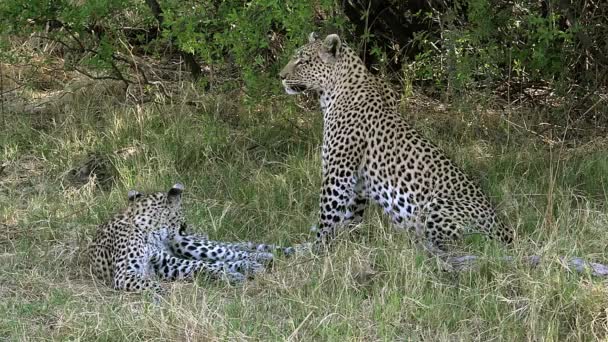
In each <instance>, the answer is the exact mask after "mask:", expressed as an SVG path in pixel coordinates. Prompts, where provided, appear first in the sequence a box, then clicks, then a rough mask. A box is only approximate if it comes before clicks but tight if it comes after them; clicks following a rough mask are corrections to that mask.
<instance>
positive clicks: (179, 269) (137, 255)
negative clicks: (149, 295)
mask: <svg viewBox="0 0 608 342" xmlns="http://www.w3.org/2000/svg"><path fill="white" fill-rule="evenodd" d="M182 191H183V186H182V185H181V184H175V185H174V186H173V187H172V188H171V189H170V190H169V191H168V192H156V193H151V194H147V195H145V194H142V193H140V192H137V191H135V190H131V191H129V205H128V206H127V208H126V209H125V210H123V212H122V213H120V214H117V215H115V216H114V217H113V218H112V219H111V220H110V221H109V222H107V223H105V224H102V225H101V226H100V227H99V229H98V231H97V235H96V236H95V238H94V239H93V242H92V244H91V245H90V247H89V258H90V260H91V271H92V273H93V274H94V275H95V276H96V277H98V278H99V279H101V280H103V281H105V282H106V283H108V284H110V285H111V286H112V287H114V288H115V289H117V290H126V291H143V290H146V289H151V290H153V291H155V292H160V293H162V292H164V291H163V290H162V287H161V285H160V283H159V282H158V281H156V280H155V279H154V278H159V279H161V280H174V279H191V278H193V277H194V276H195V275H196V274H198V273H201V272H202V273H204V274H207V275H209V276H211V277H214V278H219V277H225V278H227V279H228V280H230V281H242V280H244V279H245V278H246V275H251V274H255V273H258V272H260V271H262V270H263V269H264V266H263V264H262V263H265V262H268V261H269V260H271V259H272V258H273V254H272V253H270V251H274V250H278V249H280V248H279V247H277V246H273V245H264V244H259V245H258V244H253V243H250V244H249V245H247V246H239V244H226V243H219V242H214V241H209V240H207V239H206V238H203V237H198V236H194V235H192V236H189V235H185V234H184V229H185V226H186V225H185V223H184V218H183V215H182V208H181V194H182ZM246 247H251V248H250V249H247V248H246ZM284 251H285V253H289V252H290V249H284Z"/></svg>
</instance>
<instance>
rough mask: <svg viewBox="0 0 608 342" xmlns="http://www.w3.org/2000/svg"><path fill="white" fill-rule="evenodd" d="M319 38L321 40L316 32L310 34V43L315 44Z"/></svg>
mask: <svg viewBox="0 0 608 342" xmlns="http://www.w3.org/2000/svg"><path fill="white" fill-rule="evenodd" d="M317 38H319V36H318V35H317V34H316V33H315V32H310V34H309V35H308V42H309V43H314V42H315V41H316V40H317Z"/></svg>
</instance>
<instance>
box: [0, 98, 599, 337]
mask: <svg viewBox="0 0 608 342" xmlns="http://www.w3.org/2000/svg"><path fill="white" fill-rule="evenodd" d="M234 101H235V100H234V99H229V98H222V97H221V96H219V95H218V96H208V97H207V98H206V99H205V100H204V103H203V105H202V106H199V108H195V107H192V106H186V105H184V104H182V103H176V104H171V105H153V104H148V105H144V106H135V105H126V104H116V103H115V101H110V99H108V98H105V97H104V96H103V95H100V94H96V96H81V97H78V98H75V99H74V101H73V102H71V103H69V104H68V105H66V106H63V107H61V108H59V109H58V110H56V111H53V112H51V113H47V114H45V116H40V117H32V116H27V115H22V114H20V113H19V114H9V113H2V115H3V116H2V118H1V119H2V122H3V129H2V134H1V135H0V147H1V149H0V153H1V158H2V160H4V164H5V168H4V171H3V172H2V174H1V175H0V339H2V340H64V339H65V340H67V339H69V340H112V341H114V340H128V341H137V340H303V341H308V340H336V341H343V340H362V341H369V340H433V341H435V340H507V341H522V340H533V341H539V340H576V341H579V340H597V339H604V340H605V339H606V338H607V336H608V311H607V308H608V289H607V287H606V282H605V281H602V280H601V279H597V278H593V277H591V276H590V275H588V274H575V273H571V272H568V271H567V270H566V269H564V267H563V266H562V265H561V264H560V263H559V261H558V256H582V257H585V258H587V259H588V260H591V261H598V262H603V263H608V253H607V252H606V246H608V229H606V227H607V226H608V208H607V205H606V204H607V203H608V163H607V162H606V161H607V160H608V152H606V149H605V148H602V146H605V144H603V143H602V142H601V141H599V140H598V141H596V142H597V143H596V144H595V145H593V144H588V145H584V146H578V147H573V148H561V147H560V148H551V149H550V148H548V147H547V145H546V144H544V143H542V142H541V141H539V140H538V139H537V138H536V137H534V136H529V135H527V134H526V133H525V132H520V131H518V130H513V129H512V128H511V127H507V126H506V125H504V123H503V122H502V121H501V120H499V119H497V117H498V115H496V114H491V113H489V112H485V111H482V110H472V111H459V110H447V111H437V112H433V111H432V110H429V111H427V110H425V111H419V112H412V111H409V110H408V117H409V118H410V119H411V120H412V123H413V124H414V125H416V126H417V127H418V128H419V129H420V130H422V131H424V132H425V134H426V135H427V136H429V137H431V138H432V139H433V140H434V141H436V142H437V143H438V144H439V145H441V146H442V147H443V148H444V149H445V150H446V151H447V153H448V154H450V155H451V156H452V157H453V158H454V159H455V160H456V161H457V162H458V164H460V165H462V166H463V167H464V168H465V169H466V170H467V171H468V172H469V173H470V174H472V175H473V176H474V177H475V178H477V179H479V181H480V183H481V184H482V186H483V188H484V189H485V190H486V191H487V192H488V193H489V194H491V196H492V197H493V199H494V200H495V202H497V203H500V210H501V212H502V213H504V215H505V217H506V221H507V222H508V224H511V225H514V226H515V227H516V228H517V231H518V233H519V236H518V240H517V243H516V244H515V246H513V248H511V249H507V248H504V247H501V246H500V245H494V244H487V243H485V241H483V239H482V240H479V241H477V240H474V239H473V240H472V241H469V243H467V244H466V245H464V246H461V247H460V249H461V250H464V251H468V252H474V253H476V254H478V255H482V257H483V260H484V262H483V264H482V265H480V267H479V268H477V269H474V270H471V271H467V272H461V273H450V272H444V271H441V270H440V269H439V266H438V264H437V262H436V261H435V260H433V259H429V258H428V257H427V256H425V254H424V253H423V252H421V251H420V250H419V249H417V248H416V247H415V246H414V245H413V244H412V243H411V242H410V239H409V237H408V234H404V233H398V232H395V231H394V230H393V228H392V227H391V226H390V224H388V221H387V220H386V218H384V217H383V216H382V215H381V213H380V211H378V210H371V211H369V212H368V213H367V214H366V220H365V223H364V224H363V225H362V227H360V230H361V234H358V235H357V236H356V237H353V238H350V239H343V241H341V242H340V243H338V244H337V245H336V248H334V249H333V250H332V251H331V252H330V253H329V254H328V255H326V256H323V257H316V258H311V257H307V256H302V257H298V258H296V259H280V260H278V261H277V262H276V263H275V265H274V268H273V270H272V271H271V272H268V273H267V274H264V275H262V276H260V277H258V278H256V279H255V280H253V281H250V282H247V283H245V284H244V285H242V286H229V285H227V284H224V283H218V282H210V281H205V280H202V279H201V280H197V282H196V283H195V284H191V283H175V284H173V285H172V291H171V294H170V295H169V296H167V297H166V298H164V299H163V301H162V302H161V303H160V304H154V302H153V300H152V299H151V298H150V297H149V296H147V295H138V294H126V293H119V292H115V291H112V290H111V289H109V288H107V287H105V286H104V285H103V284H100V283H98V282H96V281H94V280H93V279H92V278H91V276H90V274H89V273H88V269H87V267H86V260H85V258H84V257H83V253H82V250H83V248H84V246H86V244H87V242H88V241H89V240H90V239H91V236H92V234H93V231H94V230H95V226H96V225H97V224H99V223H101V222H103V221H104V220H106V219H108V217H109V216H110V215H111V214H112V213H113V212H115V211H116V210H118V209H119V208H121V207H123V206H124V205H125V202H126V197H127V196H126V193H127V191H128V190H129V189H131V188H136V189H138V190H142V191H150V190H158V189H166V188H168V187H169V186H170V185H172V184H173V183H175V182H178V181H179V182H182V183H184V184H185V185H186V195H185V196H186V204H185V205H186V210H187V216H188V219H189V221H190V222H191V223H193V224H195V225H196V226H197V229H199V230H200V231H201V232H205V233H207V234H208V235H209V236H210V237H213V238H217V239H224V240H256V241H263V242H269V243H281V244H285V245H289V244H293V243H298V242H303V241H306V240H307V239H309V232H308V229H309V227H310V226H311V225H312V224H314V223H315V217H316V210H317V200H318V191H319V185H320V160H319V150H320V146H319V145H320V139H321V126H322V122H321V115H320V114H319V113H317V112H316V110H305V109H302V108H300V106H296V105H295V104H294V102H293V101H294V99H293V98H287V97H278V98H274V99H271V100H269V101H268V102H267V103H265V104H262V105H258V106H240V105H234ZM230 102H232V106H230V105H229V104H230ZM409 109H412V108H409ZM523 114H525V113H523ZM523 114H522V115H523ZM479 132H486V133H479ZM118 150H129V151H132V153H131V154H130V155H129V156H127V157H121V156H119V155H117V154H115V153H114V152H115V151H118ZM91 152H96V153H101V154H105V155H107V156H109V158H110V160H111V162H112V164H113V166H114V168H115V181H116V183H115V185H114V186H113V187H111V188H110V189H108V190H100V189H99V188H97V187H95V186H94V184H92V183H89V184H86V185H84V186H82V187H75V186H73V185H72V184H71V183H70V182H69V181H68V180H67V178H66V174H67V173H68V171H69V170H70V169H71V168H73V167H74V166H76V165H77V164H78V163H79V162H80V161H82V159H83V158H84V157H85V156H86V155H87V154H88V153H91ZM506 254H508V255H514V256H516V257H520V256H523V255H529V254H542V255H544V256H545V259H544V262H543V264H542V265H541V267H539V268H535V269H531V268H529V267H527V266H525V265H523V264H515V265H512V264H504V263H501V262H500V261H499V258H498V257H499V256H501V255H506Z"/></svg>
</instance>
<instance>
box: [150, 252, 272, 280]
mask: <svg viewBox="0 0 608 342" xmlns="http://www.w3.org/2000/svg"><path fill="white" fill-rule="evenodd" d="M150 264H151V266H152V268H153V269H154V273H155V274H156V275H157V276H158V277H159V278H160V279H164V280H176V279H177V280H184V279H192V278H194V276H196V275H197V274H200V273H202V274H205V275H208V276H210V277H211V278H214V279H222V278H225V279H227V280H228V281H230V282H241V281H243V280H245V278H246V276H252V275H255V274H257V273H260V272H263V271H264V266H263V265H262V264H260V263H258V262H255V261H253V260H237V261H219V260H217V261H206V260H187V259H181V258H177V257H174V256H172V255H170V254H169V253H166V252H164V251H161V252H159V253H156V254H155V255H153V256H152V258H151V259H150Z"/></svg>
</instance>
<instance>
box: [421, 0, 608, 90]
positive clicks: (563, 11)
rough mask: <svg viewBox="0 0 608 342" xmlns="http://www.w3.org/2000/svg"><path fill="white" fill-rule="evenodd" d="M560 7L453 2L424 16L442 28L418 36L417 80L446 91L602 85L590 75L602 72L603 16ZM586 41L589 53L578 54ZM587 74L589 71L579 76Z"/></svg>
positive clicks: (582, 7) (588, 8)
mask: <svg viewBox="0 0 608 342" xmlns="http://www.w3.org/2000/svg"><path fill="white" fill-rule="evenodd" d="M563 3H564V2H562V3H560V4H559V5H553V6H552V7H547V6H549V5H548V2H545V1H540V2H539V1H528V0H521V1H512V2H497V1H489V0H458V1H454V2H453V6H451V7H450V8H449V9H447V10H446V11H444V12H440V13H439V12H432V13H429V15H431V16H435V17H436V18H437V20H438V21H440V22H441V23H442V25H441V26H442V27H443V30H441V31H439V32H426V34H421V35H419V36H418V39H417V43H418V44H420V45H421V46H423V48H422V49H421V50H422V51H423V52H421V53H420V54H418V56H417V61H418V62H419V63H418V64H419V65H418V66H419V67H418V69H417V77H419V78H421V79H432V80H434V81H435V82H436V84H437V85H440V86H442V87H446V86H449V87H450V88H451V89H453V90H463V89H467V88H470V87H472V86H473V87H479V86H495V85H496V84H497V83H501V82H505V81H509V82H514V83H515V84H520V85H523V86H527V85H529V84H534V83H537V84H538V83H539V82H540V83H545V84H553V85H554V86H556V85H559V83H568V82H570V83H579V84H580V85H583V86H584V87H585V88H586V89H588V88H589V87H594V86H597V85H601V84H602V83H604V82H606V78H605V75H604V76H601V75H598V73H597V71H598V69H604V70H605V69H606V63H605V58H604V57H603V56H605V54H606V52H608V51H607V49H608V45H606V44H605V41H604V40H603V38H602V37H603V36H605V34H606V33H608V32H606V28H605V25H600V23H601V22H602V21H603V20H605V19H606V16H607V15H608V12H606V10H605V9H602V8H599V7H595V6H594V5H593V4H592V3H590V2H584V4H583V3H581V4H575V3H572V4H563ZM586 41H593V42H595V44H593V45H594V48H593V49H588V48H585V45H589V43H588V42H587V43H585V42H586ZM438 47H439V48H438ZM583 61H584V62H583ZM589 69H592V70H594V71H595V72H594V73H589V72H585V71H584V70H589ZM568 90H569V89H568Z"/></svg>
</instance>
